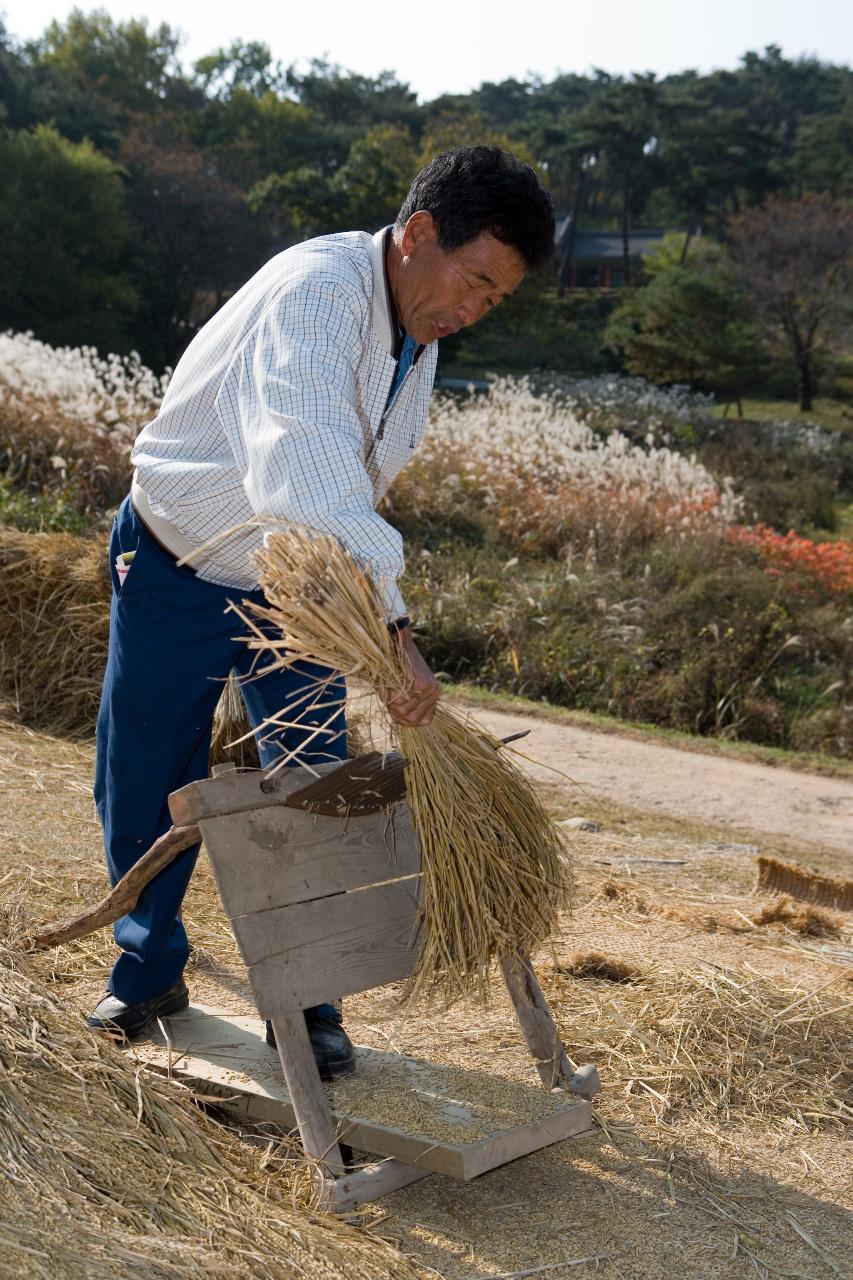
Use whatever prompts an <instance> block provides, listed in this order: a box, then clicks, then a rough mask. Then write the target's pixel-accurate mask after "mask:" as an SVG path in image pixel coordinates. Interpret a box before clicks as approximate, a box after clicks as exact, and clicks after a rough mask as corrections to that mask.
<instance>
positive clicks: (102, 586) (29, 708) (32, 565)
mask: <svg viewBox="0 0 853 1280" xmlns="http://www.w3.org/2000/svg"><path fill="white" fill-rule="evenodd" d="M111 591H112V586H111V583H110V572H109V564H108V557H107V549H106V537H105V536H104V535H98V536H95V537H91V538H80V537H77V536H75V535H74V534H70V533H22V532H20V531H19V530H17V529H0V695H3V696H4V697H5V698H6V699H8V702H9V704H10V705H11V708H12V710H13V711H14V712H15V713H16V714H17V715H18V716H20V718H21V719H22V720H23V721H24V722H25V723H26V724H29V725H33V726H35V727H38V728H43V729H49V730H51V731H53V732H55V733H67V734H72V735H77V734H80V735H84V736H87V737H88V736H89V735H90V734H92V733H94V731H95V721H96V719H97V714H98V703H99V701H100V697H101V685H102V683H103V679H104V667H105V666H106V662H107V643H108V640H109V623H110V595H111ZM248 727H249V726H248V720H247V717H246V709H245V707H244V705H243V700H242V698H241V697H240V693H239V689H238V687H237V685H236V682H235V681H234V679H233V678H232V679H230V680H228V681H227V683H226V684H225V687H224V691H223V695H222V698H221V700H220V704H219V706H218V707H217V711H216V717H215V719H214V733H213V744H212V747H211V764H215V763H217V762H218V761H220V760H233V761H234V762H235V763H236V764H238V765H240V766H242V767H248V768H257V767H258V751H257V746H256V745H255V741H254V739H253V738H249V739H246V740H244V741H243V742H242V743H240V745H239V746H236V747H229V745H228V744H229V743H230V742H232V741H233V739H235V738H239V737H240V736H241V734H242V733H243V732H245V731H246V730H247V729H248Z"/></svg>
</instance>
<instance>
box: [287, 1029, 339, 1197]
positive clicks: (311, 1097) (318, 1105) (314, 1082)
mask: <svg viewBox="0 0 853 1280" xmlns="http://www.w3.org/2000/svg"><path fill="white" fill-rule="evenodd" d="M272 1027H273V1031H274V1032H275V1042H276V1045H277V1047H278V1056H279V1058H280V1060H281V1066H282V1070H283V1071H284V1078H285V1080H286V1081H287V1091H288V1093H289V1094H290V1101H291V1103H292V1105H293V1110H294V1112H295V1114H296V1123H297V1124H298V1125H299V1133H300V1135H301V1137H302V1145H303V1147H304V1148H305V1154H306V1155H307V1156H310V1157H311V1159H312V1160H317V1161H318V1162H319V1163H321V1164H322V1165H323V1167H324V1170H325V1172H326V1173H328V1174H331V1175H332V1176H336V1175H338V1174H341V1173H343V1172H344V1162H343V1158H342V1156H341V1149H340V1147H339V1145H338V1135H337V1133H336V1132H335V1122H334V1120H333V1119H332V1113H331V1111H330V1109H329V1102H328V1099H327V1098H326V1093H325V1090H324V1089H323V1083H322V1081H321V1079H320V1073H319V1071H318V1070H317V1064H316V1062H315V1061H314V1053H313V1050H312V1048H311V1041H310V1040H309V1038H308V1029H307V1027H306V1026H305V1015H304V1013H303V1012H302V1010H301V1009H295V1010H294V1011H293V1012H292V1013H285V1014H281V1015H280V1016H279V1017H277V1018H273V1019H272Z"/></svg>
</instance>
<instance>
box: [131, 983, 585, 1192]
mask: <svg viewBox="0 0 853 1280" xmlns="http://www.w3.org/2000/svg"><path fill="white" fill-rule="evenodd" d="M163 1024H164V1026H165V1028H166V1031H167V1033H168V1041H169V1043H168V1045H167V1044H166V1041H165V1040H164V1037H163V1035H162V1033H161V1032H159V1031H158V1032H157V1033H156V1035H155V1036H153V1037H152V1038H151V1039H150V1040H147V1041H142V1042H140V1041H137V1042H135V1043H134V1044H133V1045H132V1046H131V1047H130V1048H129V1050H128V1052H130V1053H132V1054H133V1055H134V1057H136V1058H137V1059H138V1060H139V1061H142V1062H145V1063H146V1064H147V1065H148V1066H150V1067H152V1068H154V1069H155V1070H158V1071H162V1072H164V1073H169V1074H171V1076H172V1077H173V1078H175V1079H177V1080H180V1081H181V1083H182V1084H185V1085H188V1086H189V1087H190V1088H192V1089H193V1090H194V1091H195V1092H196V1093H198V1094H200V1095H202V1096H205V1097H207V1098H214V1097H215V1098H217V1099H220V1100H221V1105H225V1106H227V1107H228V1109H229V1110H232V1111H233V1112H236V1113H237V1114H240V1115H242V1116H245V1117H246V1118H247V1119H253V1120H258V1121H261V1120H262V1121H270V1122H272V1123H274V1124H277V1125H279V1126H281V1127H282V1128H285V1129H291V1128H294V1127H295V1124H296V1121H295V1117H294V1114H293V1109H292V1107H291V1105H290V1099H289V1097H288V1093H287V1089H286V1087H285V1083H284V1080H283V1078H282V1073H281V1067H280V1065H279V1060H278V1055H277V1053H276V1051H275V1049H272V1048H270V1047H269V1046H268V1045H267V1044H266V1042H265V1039H264V1024H263V1022H261V1021H260V1019H258V1018H251V1017H239V1016H236V1015H235V1014H232V1013H229V1012H227V1011H224V1010H221V1009H213V1008H209V1007H206V1006H203V1005H195V1006H192V1007H191V1008H190V1009H188V1010H187V1011H186V1012H185V1013H180V1014H177V1015H176V1016H174V1017H171V1018H168V1019H164V1020H163ZM357 1055H358V1067H357V1070H356V1072H355V1073H354V1074H353V1075H351V1076H347V1077H346V1078H345V1079H343V1080H340V1081H337V1082H336V1083H334V1084H332V1085H327V1086H326V1090H327V1094H328V1098H329V1103H330V1106H331V1109H332V1114H333V1117H334V1120H335V1123H336V1126H337V1129H338V1136H339V1139H340V1141H341V1142H345V1143H348V1144H349V1145H350V1146H351V1147H354V1148H355V1149H356V1150H358V1151H366V1152H370V1153H371V1154H374V1155H379V1156H395V1157H397V1158H398V1159H400V1160H404V1161H406V1162H407V1163H408V1164H412V1165H417V1166H418V1167H420V1168H422V1169H425V1170H426V1169H428V1170H430V1171H431V1172H435V1173H443V1174H447V1175H449V1176H450V1177H453V1178H461V1179H463V1180H466V1181H467V1180H468V1179H469V1178H474V1177H476V1176H477V1175H478V1174H481V1173H485V1172H486V1171H487V1170H489V1169H494V1168H496V1167H497V1166H499V1165H502V1164H506V1163H507V1162H508V1161H510V1160H515V1159H516V1158H517V1157H519V1156H523V1155H528V1154H529V1153H530V1152H532V1151H538V1150H539V1149H540V1148H542V1147H547V1146H550V1144H551V1143H553V1142H559V1141H561V1140H562V1139H563V1138H569V1137H572V1136H574V1135H575V1134H578V1133H582V1132H583V1131H584V1130H586V1129H589V1128H591V1126H592V1119H591V1109H590V1104H589V1103H588V1102H586V1101H583V1100H582V1099H580V1098H576V1097H574V1096H573V1095H572V1094H567V1093H556V1092H555V1093H547V1092H545V1091H544V1090H543V1089H541V1088H539V1087H536V1086H534V1085H524V1084H519V1083H517V1082H515V1081H510V1080H506V1079H504V1078H503V1077H501V1076H496V1075H494V1074H492V1073H489V1072H486V1071H468V1070H463V1069H461V1068H456V1067H442V1066H438V1065H436V1064H435V1063H430V1062H423V1061H420V1060H419V1059H416V1058H407V1057H403V1056H402V1055H400V1054H394V1053H383V1052H380V1051H378V1050H375V1049H363V1048H359V1049H358V1050H357Z"/></svg>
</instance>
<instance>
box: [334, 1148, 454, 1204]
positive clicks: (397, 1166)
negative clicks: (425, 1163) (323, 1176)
mask: <svg viewBox="0 0 853 1280" xmlns="http://www.w3.org/2000/svg"><path fill="white" fill-rule="evenodd" d="M429 1174H430V1170H429V1169H419V1168H418V1167H417V1165H414V1164H406V1162H405V1161H404V1160H393V1159H392V1160H383V1161H382V1162H381V1164H373V1165H368V1167H367V1168H366V1169H357V1170H355V1172H353V1173H345V1174H344V1175H343V1177H342V1178H336V1179H335V1181H334V1182H329V1183H327V1184H326V1196H325V1204H324V1205H323V1207H324V1208H325V1209H327V1210H328V1211H329V1212H330V1213H347V1212H348V1211H349V1210H350V1209H356V1208H358V1206H359V1205H360V1204H367V1203H368V1201H370V1200H378V1199H379V1197H380V1196H387V1195H389V1194H390V1193H391V1192H392V1191H399V1190H400V1188H401V1187H407V1186H408V1185H409V1183H410V1182H417V1181H418V1179H420V1178H426V1177H428V1176H429Z"/></svg>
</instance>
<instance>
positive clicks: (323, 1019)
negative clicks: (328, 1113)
mask: <svg viewBox="0 0 853 1280" xmlns="http://www.w3.org/2000/svg"><path fill="white" fill-rule="evenodd" d="M321 1008H322V1009H323V1011H322V1013H318V1012H316V1011H315V1009H305V1010H304V1013H305V1025H306V1027H307V1028H308V1039H309V1040H310V1041H311V1048H312V1049H313V1050H314V1061H315V1062H316V1063H317V1070H318V1071H319V1072H320V1079H321V1080H337V1079H338V1078H339V1077H340V1076H348V1075H349V1074H350V1072H351V1071H355V1049H354V1048H353V1047H352V1041H351V1040H350V1038H349V1036H348V1035H347V1033H346V1031H344V1028H343V1022H342V1019H341V1015H340V1014H339V1013H338V1012H337V1010H336V1011H335V1012H334V1013H328V1012H327V1009H328V1005H327V1006H326V1007H325V1008H323V1006H321ZM267 1044H270V1045H272V1047H273V1048H275V1047H276V1044H275V1033H274V1032H273V1029H272V1023H271V1022H268V1023H267Z"/></svg>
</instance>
